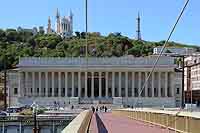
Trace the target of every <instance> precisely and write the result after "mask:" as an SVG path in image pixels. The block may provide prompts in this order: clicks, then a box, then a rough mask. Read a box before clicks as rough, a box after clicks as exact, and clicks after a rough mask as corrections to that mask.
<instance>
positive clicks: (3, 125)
mask: <svg viewBox="0 0 200 133" xmlns="http://www.w3.org/2000/svg"><path fill="white" fill-rule="evenodd" d="M2 133H5V123H4V122H3V124H2Z"/></svg>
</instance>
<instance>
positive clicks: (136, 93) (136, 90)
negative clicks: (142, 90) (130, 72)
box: [134, 88, 138, 97]
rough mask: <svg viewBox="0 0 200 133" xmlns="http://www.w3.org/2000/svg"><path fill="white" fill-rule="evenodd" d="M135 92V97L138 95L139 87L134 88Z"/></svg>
mask: <svg viewBox="0 0 200 133" xmlns="http://www.w3.org/2000/svg"><path fill="white" fill-rule="evenodd" d="M134 93H135V97H138V89H137V88H135V89H134Z"/></svg>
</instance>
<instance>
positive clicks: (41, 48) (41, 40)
mask: <svg viewBox="0 0 200 133" xmlns="http://www.w3.org/2000/svg"><path fill="white" fill-rule="evenodd" d="M85 35H86V34H85V32H81V33H80V32H75V35H74V36H73V37H71V38H66V39H63V38H61V37H60V36H58V35H55V34H51V35H47V34H43V33H38V34H37V35H33V34H32V33H31V32H25V31H20V32H17V31H16V30H15V29H7V30H1V29H0V70H2V69H3V66H4V65H3V64H6V67H7V68H13V67H15V66H16V64H17V63H18V59H19V57H29V56H34V57H78V56H85V46H86V41H85ZM164 42H165V41H160V42H150V41H137V40H133V39H130V38H128V37H125V36H122V35H121V33H111V34H109V35H108V36H101V35H100V34H99V33H88V49H89V51H88V53H89V56H96V57H105V56H106V57H110V56H116V57H120V56H123V55H128V54H129V55H133V56H147V55H150V54H152V52H153V48H154V47H156V46H162V45H163V44H164ZM170 46H176V47H193V48H196V49H197V50H199V47H197V46H191V45H185V44H179V43H175V42H170V43H169V44H168V47H170Z"/></svg>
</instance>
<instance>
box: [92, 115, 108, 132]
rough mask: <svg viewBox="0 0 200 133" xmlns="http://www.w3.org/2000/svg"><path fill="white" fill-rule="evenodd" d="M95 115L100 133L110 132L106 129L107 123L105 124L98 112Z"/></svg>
mask: <svg viewBox="0 0 200 133" xmlns="http://www.w3.org/2000/svg"><path fill="white" fill-rule="evenodd" d="M95 115H96V121H97V127H98V133H108V130H107V129H106V127H105V125H104V124H103V121H102V120H101V118H100V117H99V115H98V113H95Z"/></svg>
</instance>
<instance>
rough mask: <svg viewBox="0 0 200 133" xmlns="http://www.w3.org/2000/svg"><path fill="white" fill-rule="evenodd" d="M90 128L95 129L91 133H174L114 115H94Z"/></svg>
mask: <svg viewBox="0 0 200 133" xmlns="http://www.w3.org/2000/svg"><path fill="white" fill-rule="evenodd" d="M90 127H95V128H92V130H91V132H90V133H169V132H170V133H174V131H168V130H167V129H164V128H162V127H159V126H155V125H152V124H149V123H143V122H141V121H136V120H133V119H129V118H126V117H121V116H115V115H112V113H98V114H94V115H93V119H92V122H91V125H90Z"/></svg>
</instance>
